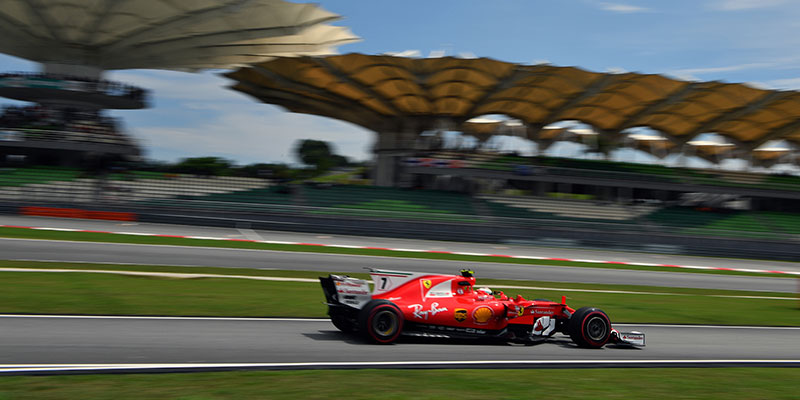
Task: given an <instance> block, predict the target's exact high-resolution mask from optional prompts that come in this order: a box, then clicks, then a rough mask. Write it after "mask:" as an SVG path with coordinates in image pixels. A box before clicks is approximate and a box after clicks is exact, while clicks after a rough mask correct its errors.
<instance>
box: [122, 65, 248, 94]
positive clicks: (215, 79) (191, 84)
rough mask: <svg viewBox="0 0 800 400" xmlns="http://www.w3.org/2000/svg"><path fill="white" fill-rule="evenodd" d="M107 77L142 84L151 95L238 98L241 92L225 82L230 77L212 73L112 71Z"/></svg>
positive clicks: (228, 82)
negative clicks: (233, 89) (230, 88)
mask: <svg viewBox="0 0 800 400" xmlns="http://www.w3.org/2000/svg"><path fill="white" fill-rule="evenodd" d="M109 79H112V80H115V81H118V82H124V83H128V84H132V85H136V86H139V87H142V88H144V89H148V90H150V91H151V93H152V94H153V96H154V97H155V98H165V99H173V100H202V99H213V100H214V101H221V100H241V99H242V96H241V95H240V94H238V93H236V92H234V91H232V90H227V89H226V88H225V86H227V85H230V84H231V83H233V81H230V80H228V79H226V78H224V77H221V76H219V75H216V74H212V73H188V72H175V71H156V70H146V71H143V70H139V71H125V72H113V73H111V74H110V77H109Z"/></svg>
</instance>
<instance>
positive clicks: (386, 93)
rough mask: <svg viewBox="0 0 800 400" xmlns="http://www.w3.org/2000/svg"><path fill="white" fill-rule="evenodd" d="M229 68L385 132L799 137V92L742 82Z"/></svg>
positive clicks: (315, 64) (439, 65) (460, 62)
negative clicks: (581, 129) (467, 127)
mask: <svg viewBox="0 0 800 400" xmlns="http://www.w3.org/2000/svg"><path fill="white" fill-rule="evenodd" d="M226 76H227V77H229V78H230V79H233V80H235V81H237V82H236V83H235V84H234V85H233V86H232V88H233V89H234V90H238V91H240V92H244V93H246V94H249V95H251V96H253V97H255V98H256V99H258V100H260V101H262V102H265V103H270V104H276V105H279V106H282V107H285V108H286V109H288V110H290V111H293V112H299V113H307V114H316V115H322V116H327V117H331V118H336V119H340V120H345V121H349V122H351V123H354V124H357V125H360V126H363V127H365V128H367V129H370V130H373V131H376V132H378V133H379V134H381V133H384V132H405V131H409V130H411V131H415V132H417V133H419V132H421V131H423V130H427V129H433V128H434V127H435V126H436V125H437V123H441V121H442V120H445V121H450V122H452V123H453V124H455V126H460V125H461V124H463V123H464V122H466V121H468V120H469V119H471V118H473V117H477V116H481V115H486V114H505V115H508V116H510V117H513V118H516V119H519V120H520V121H522V122H523V123H524V124H525V125H526V126H527V127H528V129H529V134H528V137H529V138H530V139H533V140H536V137H537V134H538V133H545V132H544V131H545V130H543V128H544V127H547V126H548V125H550V124H552V123H554V122H558V121H564V120H576V121H580V122H583V123H586V124H589V125H592V126H593V127H594V128H595V129H596V130H598V131H599V132H601V134H607V135H612V136H614V135H618V136H621V135H622V132H623V131H625V130H626V129H629V128H635V127H650V128H652V129H655V130H657V131H659V132H661V133H663V134H664V136H666V137H667V138H669V139H670V140H671V141H672V142H673V143H676V144H682V143H686V142H688V141H690V140H692V139H693V138H694V137H696V136H697V135H699V134H702V133H710V132H713V133H717V134H719V135H722V136H724V137H726V138H728V139H729V140H731V141H732V142H733V143H735V144H736V145H737V146H738V147H739V148H740V149H743V150H746V151H752V150H754V149H756V148H757V147H758V146H760V145H762V144H763V143H765V142H767V141H769V140H773V139H783V140H789V141H794V142H800V93H798V92H794V91H772V90H762V89H757V88H753V87H750V86H747V85H744V84H737V83H722V82H688V81H681V80H675V79H670V78H668V77H665V76H662V75H653V74H639V73H622V74H612V73H597V72H590V71H586V70H582V69H579V68H575V67H558V66H552V65H518V64H511V63H506V62H502V61H496V60H492V59H487V58H478V59H459V58H452V57H444V58H425V59H412V58H403V57H394V56H370V55H363V54H347V55H336V56H329V57H301V58H290V59H275V60H272V61H267V62H264V63H260V64H257V65H254V66H251V67H248V68H242V69H239V70H237V71H234V72H231V73H228V74H227V75H226ZM530 131H532V132H530Z"/></svg>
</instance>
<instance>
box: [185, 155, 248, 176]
mask: <svg viewBox="0 0 800 400" xmlns="http://www.w3.org/2000/svg"><path fill="white" fill-rule="evenodd" d="M232 166H233V164H232V163H231V162H230V161H229V160H226V159H224V158H220V157H194V158H184V159H183V160H181V161H180V162H178V163H177V164H175V165H174V166H173V167H172V169H173V172H178V173H183V174H196V175H208V176H214V175H229V174H230V171H231V167H232Z"/></svg>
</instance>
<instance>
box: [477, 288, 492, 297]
mask: <svg viewBox="0 0 800 400" xmlns="http://www.w3.org/2000/svg"><path fill="white" fill-rule="evenodd" d="M475 291H476V292H478V294H479V295H482V296H491V295H492V289H489V288H488V287H482V288H478V289H476V290H475Z"/></svg>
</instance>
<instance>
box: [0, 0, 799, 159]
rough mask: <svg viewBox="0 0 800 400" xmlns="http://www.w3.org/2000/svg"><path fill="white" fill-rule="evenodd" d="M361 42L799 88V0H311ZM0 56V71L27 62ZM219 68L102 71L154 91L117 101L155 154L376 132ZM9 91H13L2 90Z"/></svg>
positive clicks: (354, 145)
mask: <svg viewBox="0 0 800 400" xmlns="http://www.w3.org/2000/svg"><path fill="white" fill-rule="evenodd" d="M319 4H320V5H321V6H322V7H323V8H325V9H327V10H329V11H332V12H335V13H338V14H341V15H342V16H343V17H344V18H343V19H342V20H341V21H338V22H336V23H335V24H336V25H343V26H347V27H350V29H351V30H352V31H353V33H355V34H356V35H358V36H360V37H362V38H363V41H361V42H359V43H354V44H348V45H344V46H342V47H340V49H339V51H340V52H341V53H349V52H361V53H367V54H379V53H386V52H405V51H407V52H411V53H416V54H419V55H420V56H428V55H429V54H431V53H432V52H433V53H436V52H439V53H441V52H444V53H445V54H446V55H454V56H458V55H468V56H478V57H491V58H495V59H498V60H503V61H509V62H518V63H524V64H529V63H539V62H549V63H552V64H554V65H562V66H565V65H575V66H580V67H582V68H585V69H589V70H593V71H601V72H602V71H620V70H622V71H632V72H644V73H663V74H667V75H671V76H673V77H678V78H682V79H699V80H722V81H728V82H749V83H752V84H753V85H756V86H759V87H764V88H774V89H793V90H794V89H800V53H798V51H797V49H798V48H800V2H797V1H791V0H672V1H655V0H649V1H647V0H638V1H634V0H629V1H596V0H494V1H485V0H483V1H478V0H460V1H455V0H425V1H419V0H405V1H388V0H372V1H354V0H320V1H319ZM36 68H37V67H36V65H34V64H32V63H29V62H26V61H24V60H20V59H15V58H11V57H7V56H0V70H3V71H9V70H11V71H15V70H25V71H31V70H35V69H36ZM219 72H221V71H210V72H205V73H201V74H189V73H182V72H170V71H155V70H131V71H118V72H112V73H111V74H110V75H109V76H110V78H111V79H114V80H120V81H124V82H129V83H134V84H137V85H140V86H142V87H145V88H148V89H151V90H152V93H153V97H154V107H153V108H151V109H147V110H136V111H115V112H113V115H115V116H119V117H122V118H123V119H124V121H125V126H126V129H127V131H128V132H129V133H130V134H131V135H132V136H134V137H135V138H137V139H138V140H139V141H140V142H141V143H142V144H143V145H144V147H145V148H146V149H147V156H148V157H149V158H153V159H159V160H169V161H173V160H177V159H179V158H183V157H192V156H205V155H215V156H221V157H226V158H229V159H232V160H234V161H236V162H238V163H241V164H246V163H253V162H294V161H295V160H294V159H293V155H292V145H293V143H294V142H295V141H296V140H298V139H303V138H315V139H322V140H328V141H330V142H333V143H334V145H335V147H336V149H337V151H338V152H339V153H341V154H344V155H347V156H349V157H352V158H354V159H359V160H363V159H366V158H368V154H369V148H370V146H371V144H372V141H373V140H374V137H373V136H374V134H373V133H371V132H369V131H366V130H364V129H362V128H359V127H356V126H353V125H350V124H347V123H343V122H339V121H335V120H331V119H327V118H322V117H315V116H308V115H301V114H292V113H287V112H284V111H282V110H281V109H279V108H277V107H274V106H271V105H264V104H260V103H257V102H255V101H254V100H251V99H250V98H248V97H246V96H244V95H241V94H238V93H235V92H232V91H230V90H227V89H225V85H227V84H229V83H230V82H228V81H227V80H226V79H224V78H222V77H220V76H219V75H218V73H219ZM8 102H10V101H8Z"/></svg>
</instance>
